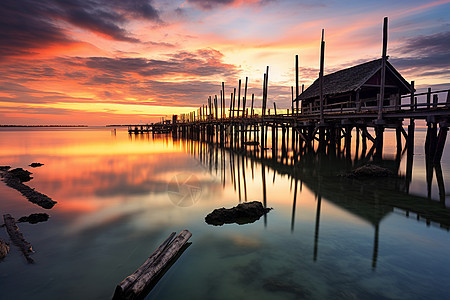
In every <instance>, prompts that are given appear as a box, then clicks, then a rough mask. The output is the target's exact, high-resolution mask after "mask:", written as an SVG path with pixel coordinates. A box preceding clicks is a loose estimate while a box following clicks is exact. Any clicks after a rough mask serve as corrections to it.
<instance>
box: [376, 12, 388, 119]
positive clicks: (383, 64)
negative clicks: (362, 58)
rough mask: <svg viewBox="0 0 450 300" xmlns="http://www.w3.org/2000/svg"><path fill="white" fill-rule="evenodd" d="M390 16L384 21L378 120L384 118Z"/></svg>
mask: <svg viewBox="0 0 450 300" xmlns="http://www.w3.org/2000/svg"><path fill="white" fill-rule="evenodd" d="M387 26H388V18H387V17H385V18H384V23H383V50H382V56H381V83H380V98H379V99H378V120H379V121H380V120H382V118H383V116H382V114H383V102H384V86H385V82H386V60H387V56H386V54H387V38H388V36H387V35H388V30H387Z"/></svg>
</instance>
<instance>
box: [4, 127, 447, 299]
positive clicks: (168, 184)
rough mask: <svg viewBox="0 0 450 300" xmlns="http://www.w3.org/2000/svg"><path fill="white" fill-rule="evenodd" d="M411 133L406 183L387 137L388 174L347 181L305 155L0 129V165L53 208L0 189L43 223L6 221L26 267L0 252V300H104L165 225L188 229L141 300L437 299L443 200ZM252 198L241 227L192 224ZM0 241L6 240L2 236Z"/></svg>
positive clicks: (331, 163) (94, 131) (90, 131)
mask: <svg viewBox="0 0 450 300" xmlns="http://www.w3.org/2000/svg"><path fill="white" fill-rule="evenodd" d="M424 134H425V132H424V131H420V130H418V131H417V132H416V147H415V155H414V162H413V174H412V179H411V180H410V181H409V180H407V179H405V174H406V164H407V162H406V155H404V156H403V157H401V159H399V158H398V157H397V160H396V155H395V154H396V151H395V144H394V141H395V133H392V132H386V139H385V155H384V160H383V164H384V165H385V166H389V167H390V168H394V169H395V171H396V173H397V174H398V175H399V177H398V178H396V179H387V180H386V179H381V180H374V181H370V182H361V181H358V180H356V181H355V180H350V179H347V178H343V177H341V176H337V173H339V172H344V171H345V170H347V169H351V168H352V167H354V165H355V161H354V157H353V158H352V159H350V160H349V159H348V158H345V159H342V157H341V158H339V157H337V158H333V159H332V158H330V157H326V156H325V157H323V156H315V155H312V156H310V157H304V158H302V160H301V162H300V163H299V164H298V165H297V167H296V168H292V167H290V168H285V167H283V166H280V165H279V164H274V163H270V162H266V161H264V162H261V161H258V160H254V159H252V158H251V157H249V156H245V155H242V153H236V152H233V151H229V150H224V149H219V148H214V147H210V146H208V145H206V144H204V143H199V142H195V141H184V140H176V141H174V140H173V139H172V138H170V137H166V136H152V135H132V136H129V135H128V133H127V132H126V131H125V130H123V129H117V131H114V130H112V129H111V128H69V129H67V128H66V129H64V128H53V129H52V128H36V129H30V128H28V129H4V128H2V129H1V131H0V165H10V166H12V167H14V168H15V167H22V168H26V169H28V170H30V171H31V172H33V175H32V176H34V179H33V180H31V181H30V182H27V183H26V184H28V185H29V186H31V187H33V188H35V189H36V190H38V191H40V192H42V193H44V194H46V195H48V196H50V197H52V198H53V199H54V200H55V201H57V202H58V203H57V204H56V205H55V206H54V207H53V208H52V209H50V210H46V209H43V208H41V207H39V206H37V205H35V204H32V203H30V202H28V201H27V200H26V199H25V198H23V197H22V196H21V195H20V193H19V192H17V191H15V190H12V189H10V188H9V187H7V186H6V185H5V184H4V183H3V182H1V184H0V192H1V195H2V201H1V202H0V211H1V213H2V215H3V214H5V213H9V214H11V215H12V216H13V217H14V218H16V219H18V218H20V217H22V216H26V215H29V214H31V213H39V212H46V213H48V214H49V215H50V218H49V220H48V221H47V222H42V223H38V224H28V223H19V224H18V225H19V227H20V229H21V231H22V233H23V234H24V236H25V238H26V239H27V240H28V241H29V242H30V243H31V244H32V245H33V248H34V250H35V254H33V255H32V257H33V259H34V260H35V263H34V264H28V263H27V262H26V260H25V258H24V257H23V256H22V254H21V253H20V251H18V249H17V248H15V246H14V245H11V251H10V254H9V255H8V256H7V257H6V258H5V259H4V260H3V261H1V262H0V291H1V295H2V296H1V298H2V299H60V298H62V297H64V298H65V299H107V298H110V297H111V296H112V294H113V291H114V288H115V286H116V284H117V283H119V282H120V281H121V280H122V279H123V278H124V277H126V276H127V275H129V274H130V273H132V272H133V271H134V270H135V269H136V268H138V267H139V266H140V265H141V264H142V263H143V262H144V261H145V259H146V258H147V257H148V256H149V255H150V254H151V252H153V250H154V249H155V248H156V247H157V246H158V245H159V244H160V243H161V242H162V241H163V240H164V239H165V238H166V237H167V236H168V235H169V234H170V233H171V232H172V231H176V232H180V231H181V230H183V229H189V230H190V231H191V232H192V233H193V236H192V238H191V242H192V245H191V246H190V247H189V248H188V249H187V250H186V252H185V253H184V254H183V255H182V256H181V257H180V259H179V260H178V261H177V262H176V263H175V264H174V265H173V266H172V268H171V269H170V270H169V271H168V272H167V273H166V274H165V275H164V277H163V278H162V280H161V281H160V282H159V283H158V284H157V285H156V286H155V288H154V289H153V290H152V291H151V293H150V294H149V296H148V298H154V299H180V298H183V299H299V298H305V299H326V298H328V299H339V298H340V299H383V298H386V299H424V298H427V299H443V298H445V297H447V292H448V289H447V285H448V282H447V281H448V280H447V279H448V278H449V277H450V268H449V267H450V256H449V255H448V253H450V252H449V251H450V233H449V231H448V222H447V223H446V222H441V221H440V220H441V219H440V216H442V215H444V216H445V214H446V213H447V214H448V209H447V208H446V206H449V197H448V196H447V195H446V194H445V193H444V194H442V189H441V190H440V189H439V187H438V184H437V181H436V175H434V176H433V180H432V183H431V188H430V189H428V188H427V169H426V164H425V158H424V155H423V152H424V151H423V141H424V137H425V135H424ZM449 151H450V150H449V145H448V144H447V146H446V150H445V152H444V156H443V159H442V164H441V170H442V175H443V179H444V182H445V180H446V179H447V178H450V155H449ZM353 154H355V151H353ZM32 162H40V163H43V164H44V165H43V166H42V167H38V168H31V167H28V165H29V164H30V163H32ZM177 183H178V184H179V188H180V189H179V190H178V191H177V190H176V188H175V186H176V184H177ZM183 183H185V184H183ZM264 191H265V192H264ZM264 195H265V196H264ZM253 200H258V201H262V202H263V201H264V200H265V203H266V205H267V206H268V207H272V208H273V210H272V211H271V212H270V213H269V214H268V215H267V216H266V217H265V218H261V219H260V220H259V221H256V222H255V223H252V224H246V225H237V224H229V225H224V226H219V227H218V226H211V225H207V224H206V223H205V222H204V217H205V216H206V215H207V214H208V213H209V212H211V211H212V210H213V209H215V208H220V207H232V206H235V205H237V204H238V203H239V202H244V201H253ZM416 211H420V212H423V211H428V212H429V211H431V212H433V214H431V215H429V216H428V218H426V217H423V216H420V215H418V213H417V212H416ZM0 238H2V239H3V240H5V241H8V242H9V237H8V235H7V233H6V231H5V230H4V229H2V230H0Z"/></svg>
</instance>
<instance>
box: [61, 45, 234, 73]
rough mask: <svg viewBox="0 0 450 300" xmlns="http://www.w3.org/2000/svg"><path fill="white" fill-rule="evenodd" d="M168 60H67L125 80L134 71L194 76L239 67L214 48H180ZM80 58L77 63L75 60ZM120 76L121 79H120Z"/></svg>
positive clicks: (230, 70)
mask: <svg viewBox="0 0 450 300" xmlns="http://www.w3.org/2000/svg"><path fill="white" fill-rule="evenodd" d="M166 57H167V59H165V60H163V59H145V58H109V57H89V58H81V57H79V58H76V59H70V60H68V59H66V60H65V61H66V62H67V63H68V64H76V65H78V66H85V67H88V68H90V69H94V70H96V71H98V72H101V73H104V74H108V77H110V78H112V77H115V78H118V79H122V78H123V77H122V76H123V74H126V73H133V74H138V75H140V76H144V77H153V76H162V75H172V74H173V75H192V76H201V77H205V76H212V75H222V76H231V75H233V74H235V73H236V72H237V67H236V66H234V65H231V64H225V63H223V61H222V58H223V55H222V53H220V52H219V51H217V50H214V49H200V50H197V51H194V52H187V51H180V52H177V53H175V54H170V55H166ZM74 61H76V62H74ZM119 77H120V78H119Z"/></svg>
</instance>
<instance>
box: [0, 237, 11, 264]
mask: <svg viewBox="0 0 450 300" xmlns="http://www.w3.org/2000/svg"><path fill="white" fill-rule="evenodd" d="M8 253H9V245H8V244H7V243H5V242H4V241H3V240H2V239H0V259H3V258H5V256H6V255H7V254H8Z"/></svg>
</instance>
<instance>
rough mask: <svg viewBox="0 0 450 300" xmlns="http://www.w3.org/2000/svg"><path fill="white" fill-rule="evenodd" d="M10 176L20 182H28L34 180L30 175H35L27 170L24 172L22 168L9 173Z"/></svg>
mask: <svg viewBox="0 0 450 300" xmlns="http://www.w3.org/2000/svg"><path fill="white" fill-rule="evenodd" d="M8 174H9V175H10V176H12V177H15V178H17V179H19V180H20V182H26V181H30V180H31V179H33V177H31V176H30V175H31V174H33V173H31V172H29V171H27V170H24V169H22V168H16V169H13V170H11V171H8Z"/></svg>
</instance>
